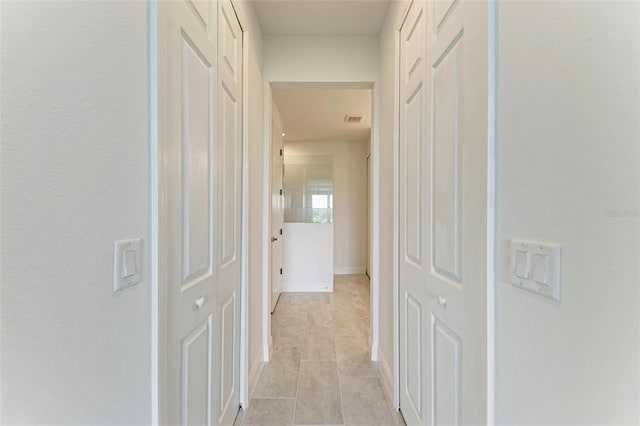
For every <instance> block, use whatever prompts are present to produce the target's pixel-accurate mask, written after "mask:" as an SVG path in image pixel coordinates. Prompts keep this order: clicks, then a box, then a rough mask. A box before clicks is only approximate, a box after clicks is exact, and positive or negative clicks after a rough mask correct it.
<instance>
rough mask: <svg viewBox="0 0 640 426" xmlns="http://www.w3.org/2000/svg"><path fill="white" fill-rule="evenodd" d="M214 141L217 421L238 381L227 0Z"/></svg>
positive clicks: (231, 43) (236, 46)
mask: <svg viewBox="0 0 640 426" xmlns="http://www.w3.org/2000/svg"><path fill="white" fill-rule="evenodd" d="M218 66H219V71H220V72H219V73H218V103H217V105H218V114H217V115H218V129H217V130H218V140H217V147H216V160H217V161H216V168H217V173H216V190H217V203H218V204H217V217H218V227H217V231H218V232H216V247H217V256H216V260H215V262H216V265H217V268H218V276H217V280H218V281H217V284H218V285H217V289H218V292H217V302H218V317H217V321H216V327H215V328H214V330H215V333H217V338H216V339H215V340H214V341H215V343H216V345H215V347H214V352H215V354H216V358H215V360H216V362H217V365H216V366H215V367H214V369H216V370H217V371H219V372H220V375H219V377H217V380H218V381H217V383H216V386H217V387H216V389H217V392H216V407H218V410H217V416H216V418H215V421H216V422H217V423H218V424H224V425H231V424H233V421H234V419H235V416H236V414H237V412H238V406H239V391H240V389H239V383H240V365H239V359H240V356H239V351H240V273H241V258H240V256H241V253H242V250H241V219H242V216H241V214H242V213H241V209H242V206H241V200H242V197H241V191H242V185H241V183H242V182H241V177H242V30H241V28H240V24H239V23H238V18H237V17H236V14H235V11H234V10H233V7H232V5H231V2H230V1H229V0H219V1H218Z"/></svg>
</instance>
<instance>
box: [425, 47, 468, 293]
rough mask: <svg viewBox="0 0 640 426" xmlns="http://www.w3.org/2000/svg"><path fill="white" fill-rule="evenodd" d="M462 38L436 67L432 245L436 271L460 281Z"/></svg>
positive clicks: (434, 87) (434, 76)
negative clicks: (460, 62)
mask: <svg viewBox="0 0 640 426" xmlns="http://www.w3.org/2000/svg"><path fill="white" fill-rule="evenodd" d="M461 43H462V39H458V40H456V43H455V44H454V45H453V46H451V47H450V48H449V49H447V52H446V53H445V54H444V56H443V57H442V58H441V59H440V60H439V61H438V62H437V63H436V64H435V65H434V67H433V79H432V82H433V85H432V97H433V103H432V114H433V133H432V134H433V136H432V147H431V149H432V153H433V165H432V167H433V179H432V189H431V194H432V197H433V199H432V205H433V223H432V229H431V232H432V235H433V239H432V241H433V247H432V256H433V259H432V262H433V265H434V269H435V271H436V272H437V273H439V274H441V275H443V276H446V277H449V278H451V279H452V280H454V281H456V282H458V283H461V282H462V277H461V275H460V233H459V230H460V209H459V207H460V200H459V197H460V167H459V141H460V139H459V137H458V136H459V134H460V128H459V124H460V116H459V104H460V98H459V95H460V91H461V87H460V79H459V75H458V71H459V69H458V65H459V60H460V55H459V53H460V48H461Z"/></svg>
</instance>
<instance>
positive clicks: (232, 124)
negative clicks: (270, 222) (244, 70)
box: [219, 82, 239, 265]
mask: <svg viewBox="0 0 640 426" xmlns="http://www.w3.org/2000/svg"><path fill="white" fill-rule="evenodd" d="M220 89H221V117H222V120H221V123H220V126H221V132H222V137H221V147H222V152H221V156H220V157H221V160H222V161H221V162H220V167H221V168H222V173H221V175H222V182H221V185H220V188H219V189H220V190H221V198H222V200H221V205H222V211H221V213H222V216H221V217H222V224H221V228H220V231H221V232H222V239H221V240H222V251H221V254H222V257H221V259H220V261H221V264H222V265H226V264H228V263H229V262H233V261H234V259H235V256H236V231H237V228H238V226H237V225H238V223H237V214H236V204H237V203H236V199H235V197H236V192H237V182H236V180H237V179H236V175H237V172H236V166H237V163H238V161H237V160H238V152H237V151H238V149H239V147H238V146H237V140H238V134H237V132H238V128H237V125H236V122H237V120H238V115H239V114H238V101H237V100H236V99H235V98H234V96H233V93H231V92H230V90H229V88H228V87H226V86H225V84H224V82H223V83H222V85H221V87H220Z"/></svg>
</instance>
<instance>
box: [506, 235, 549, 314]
mask: <svg viewBox="0 0 640 426" xmlns="http://www.w3.org/2000/svg"><path fill="white" fill-rule="evenodd" d="M509 253H510V255H511V261H510V268H511V284H513V285H514V286H516V287H520V288H523V289H525V290H529V291H531V292H533V293H536V294H539V295H541V296H545V297H549V298H551V299H554V300H557V301H560V295H561V292H560V261H561V257H560V245H558V244H550V243H540V242H535V241H523V240H511V244H510V250H509Z"/></svg>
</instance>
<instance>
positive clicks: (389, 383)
mask: <svg viewBox="0 0 640 426" xmlns="http://www.w3.org/2000/svg"><path fill="white" fill-rule="evenodd" d="M378 366H379V367H380V373H381V377H380V378H381V379H382V380H381V382H382V388H383V389H384V392H385V393H386V394H387V398H389V401H392V402H393V373H392V372H391V371H392V370H391V367H389V363H388V362H387V359H386V358H385V357H384V355H383V354H382V352H381V351H378ZM395 408H397V407H395Z"/></svg>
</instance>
